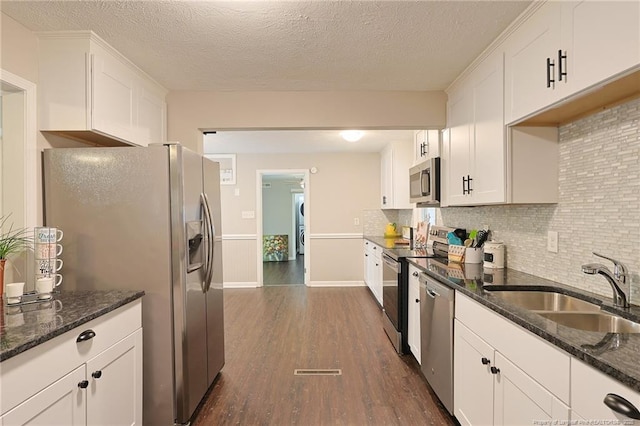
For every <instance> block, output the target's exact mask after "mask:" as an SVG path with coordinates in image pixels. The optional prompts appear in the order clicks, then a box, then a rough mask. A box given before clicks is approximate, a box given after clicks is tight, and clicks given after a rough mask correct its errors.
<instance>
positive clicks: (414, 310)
mask: <svg viewBox="0 0 640 426" xmlns="http://www.w3.org/2000/svg"><path fill="white" fill-rule="evenodd" d="M419 276H420V271H419V270H418V268H416V267H415V266H413V265H409V294H408V298H409V303H408V305H409V306H408V312H407V314H408V317H409V323H408V330H407V331H408V336H407V343H409V349H411V353H412V354H413V356H414V357H415V359H416V361H418V364H421V363H422V360H421V359H420V354H421V350H422V349H421V346H422V345H421V343H420V279H419Z"/></svg>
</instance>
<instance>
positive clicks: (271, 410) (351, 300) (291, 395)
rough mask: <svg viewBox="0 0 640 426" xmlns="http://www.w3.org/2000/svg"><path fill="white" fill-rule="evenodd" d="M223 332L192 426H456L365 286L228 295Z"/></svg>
mask: <svg viewBox="0 0 640 426" xmlns="http://www.w3.org/2000/svg"><path fill="white" fill-rule="evenodd" d="M225 327H226V330H225V339H226V342H225V343H226V355H225V356H226V364H225V366H224V368H223V369H222V372H221V373H220V376H219V378H218V380H217V381H216V383H215V384H214V386H213V388H212V390H211V392H210V394H209V395H208V397H207V400H206V401H205V402H204V404H203V406H202V407H201V409H200V411H199V413H198V414H197V416H196V418H195V419H194V421H193V425H194V426H204V425H226V424H241V425H414V424H415V425H417V424H420V425H426V424H430V425H451V424H454V420H453V419H452V418H451V417H450V416H449V415H448V413H447V412H446V411H445V410H444V408H443V407H442V405H441V404H440V403H439V402H438V401H437V398H436V397H435V396H434V394H433V392H432V391H431V389H430V388H429V387H428V384H427V382H426V380H425V379H424V378H423V377H422V375H421V373H420V367H419V365H418V364H417V362H416V361H415V359H414V358H413V357H412V356H411V355H404V356H398V354H397V353H396V352H395V350H394V349H393V346H392V344H391V342H390V341H389V340H388V338H387V336H386V334H385V333H384V331H383V329H382V312H381V310H380V308H379V306H378V305H377V304H376V302H375V301H374V299H373V297H372V296H371V294H370V292H369V290H368V289H366V288H364V287H355V288H353V287H351V288H307V287H306V286H274V287H263V288H258V289H227V290H225ZM297 368H309V369H314V368H318V369H328V368H332V369H333V368H335V369H341V370H342V375H341V376H295V375H294V370H295V369H297Z"/></svg>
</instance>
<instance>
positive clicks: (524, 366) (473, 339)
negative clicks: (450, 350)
mask: <svg viewBox="0 0 640 426" xmlns="http://www.w3.org/2000/svg"><path fill="white" fill-rule="evenodd" d="M454 324H455V331H454V334H455V337H454V374H453V376H454V415H455V416H456V418H457V419H458V421H459V422H460V424H462V425H524V424H535V422H536V421H539V422H546V421H549V420H554V421H555V420H557V421H559V422H565V423H564V424H567V423H566V422H568V421H569V406H568V403H569V387H568V384H569V355H567V354H565V353H563V352H562V351H560V350H558V349H556V348H554V347H553V346H551V345H550V344H548V343H546V342H544V341H543V340H541V339H539V338H537V337H536V336H534V335H532V334H530V333H528V332H527V331H525V330H523V329H521V328H519V327H518V326H516V325H515V324H512V323H510V322H509V321H508V320H506V319H504V318H503V317H501V316H500V315H498V314H496V313H493V312H491V311H490V310H488V309H487V308H485V307H483V306H481V305H479V304H478V303H477V302H474V301H473V300H471V299H469V298H468V297H466V296H464V295H461V294H459V293H457V294H456V319H455V322H454Z"/></svg>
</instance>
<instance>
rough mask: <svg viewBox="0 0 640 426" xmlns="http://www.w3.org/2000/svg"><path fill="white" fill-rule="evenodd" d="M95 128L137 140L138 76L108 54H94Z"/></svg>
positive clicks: (93, 112)
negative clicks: (136, 106)
mask: <svg viewBox="0 0 640 426" xmlns="http://www.w3.org/2000/svg"><path fill="white" fill-rule="evenodd" d="M92 59H93V60H92V67H93V70H92V82H91V83H92V84H91V88H92V91H91V106H92V108H91V121H92V126H91V127H92V128H93V129H94V130H98V131H100V132H103V133H106V134H110V135H113V136H116V137H119V138H122V139H124V140H128V141H133V140H134V139H135V136H136V135H135V132H134V128H135V125H136V110H135V105H136V96H137V94H136V92H135V90H136V89H135V86H136V76H135V74H134V73H133V72H132V71H131V70H130V69H129V68H128V67H127V66H125V65H124V64H123V63H121V62H120V61H118V60H117V59H115V58H112V57H109V56H106V55H104V56H103V55H93V56H92Z"/></svg>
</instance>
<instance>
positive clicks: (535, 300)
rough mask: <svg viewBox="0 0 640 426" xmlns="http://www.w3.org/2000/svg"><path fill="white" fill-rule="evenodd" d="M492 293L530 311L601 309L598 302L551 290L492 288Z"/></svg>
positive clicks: (592, 310) (590, 310) (589, 310)
mask: <svg viewBox="0 0 640 426" xmlns="http://www.w3.org/2000/svg"><path fill="white" fill-rule="evenodd" d="M491 294H492V295H494V296H496V297H499V298H501V299H502V300H504V301H505V302H508V303H511V304H513V305H516V306H518V307H520V308H524V309H528V310H530V311H553V312H557V311H562V312H567V311H570V312H577V311H579V312H584V311H588V312H594V311H600V306H598V305H596V304H593V303H589V302H586V301H584V300H582V299H578V298H576V297H572V296H568V295H566V294H561V293H555V292H551V291H519V290H499V291H496V290H491Z"/></svg>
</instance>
